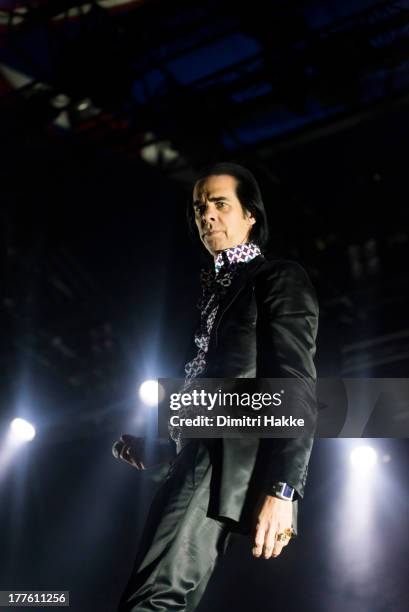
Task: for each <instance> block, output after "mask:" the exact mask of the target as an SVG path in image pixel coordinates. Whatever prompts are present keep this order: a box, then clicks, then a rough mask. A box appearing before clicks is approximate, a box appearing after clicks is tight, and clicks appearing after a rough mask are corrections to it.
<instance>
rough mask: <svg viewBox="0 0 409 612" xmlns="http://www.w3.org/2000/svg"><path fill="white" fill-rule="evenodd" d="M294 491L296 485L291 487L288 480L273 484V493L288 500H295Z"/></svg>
mask: <svg viewBox="0 0 409 612" xmlns="http://www.w3.org/2000/svg"><path fill="white" fill-rule="evenodd" d="M294 492H295V489H294V487H291V486H290V485H289V484H287V483H286V482H275V483H274V484H273V486H272V495H274V496H275V497H279V498H280V499H285V500H287V501H292V500H293V497H294Z"/></svg>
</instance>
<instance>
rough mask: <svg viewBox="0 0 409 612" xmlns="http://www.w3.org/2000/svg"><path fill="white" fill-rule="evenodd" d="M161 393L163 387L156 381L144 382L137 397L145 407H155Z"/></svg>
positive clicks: (161, 395) (160, 397)
mask: <svg viewBox="0 0 409 612" xmlns="http://www.w3.org/2000/svg"><path fill="white" fill-rule="evenodd" d="M163 393H164V391H163V387H162V385H160V384H159V383H158V381H157V380H145V381H144V382H143V383H142V384H141V386H140V387H139V397H140V398H141V400H142V401H143V403H144V404H146V405H147V406H156V404H157V403H158V400H160V399H162V397H163Z"/></svg>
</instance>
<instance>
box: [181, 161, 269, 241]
mask: <svg viewBox="0 0 409 612" xmlns="http://www.w3.org/2000/svg"><path fill="white" fill-rule="evenodd" d="M220 174H228V175H229V176H233V177H234V178H235V179H236V180H237V186H236V194H237V198H238V199H239V200H240V204H241V206H242V208H243V210H247V211H248V212H249V213H251V214H252V215H253V217H254V218H255V220H256V222H255V224H254V225H253V226H252V228H251V231H250V234H249V240H251V241H252V242H255V243H256V244H258V245H259V247H260V248H264V247H265V246H266V245H267V242H268V223H267V215H266V211H265V208H264V203H263V200H262V197H261V192H260V187H259V186H258V183H257V181H256V179H255V177H254V175H253V174H252V173H251V172H250V170H247V168H244V166H240V165H239V164H235V163H232V162H219V163H217V164H212V165H210V166H205V167H204V168H202V169H201V170H200V171H199V173H198V175H197V177H196V180H195V184H196V183H197V182H198V181H201V180H203V179H206V178H207V177H208V176H213V175H220ZM186 216H187V222H188V226H189V231H190V233H191V235H192V236H196V232H197V230H196V225H195V215H194V210H193V206H192V201H191V199H189V200H188V203H187V209H186Z"/></svg>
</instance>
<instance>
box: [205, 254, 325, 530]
mask: <svg viewBox="0 0 409 612" xmlns="http://www.w3.org/2000/svg"><path fill="white" fill-rule="evenodd" d="M317 329H318V301H317V297H316V294H315V291H314V288H313V286H312V284H311V282H310V279H309V277H308V275H307V273H306V272H305V270H304V269H303V268H302V267H301V266H300V265H299V264H298V263H296V262H293V261H288V260H284V259H274V260H266V259H265V258H264V256H262V255H260V256H258V257H256V258H255V259H253V260H252V261H251V262H249V263H248V264H246V265H245V266H244V267H243V270H242V271H241V272H240V274H239V275H238V276H236V277H235V279H234V280H233V282H232V284H231V286H230V287H229V289H228V291H227V293H226V295H225V296H224V298H223V300H222V302H221V303H220V305H219V308H218V312H217V316H216V319H215V321H214V324H213V327H212V331H211V337H210V342H209V350H208V354H207V367H206V370H205V372H203V374H202V375H201V377H210V378H254V377H259V378H287V377H296V378H298V379H301V380H302V381H303V383H304V384H303V385H302V391H300V393H299V394H298V395H297V397H295V398H293V400H292V401H294V402H302V403H303V406H304V408H305V409H307V410H308V411H310V413H311V415H312V416H313V418H315V417H316V396H315V382H316V371H315V367H314V361H313V358H314V355H315V350H316V348H315V340H316V336H317ZM206 443H207V444H208V446H209V450H210V453H211V456H212V462H213V470H212V473H213V476H212V485H211V500H210V506H209V514H210V515H211V516H214V517H215V518H218V519H221V518H222V519H226V518H227V519H230V520H232V521H234V522H235V523H237V524H238V525H237V528H238V530H240V531H248V530H249V528H250V527H251V525H252V522H253V518H254V515H255V506H256V505H257V503H258V501H259V500H260V499H261V497H262V494H264V493H269V491H270V490H271V485H272V484H273V483H274V482H276V481H279V480H281V481H284V482H288V483H289V484H290V485H292V486H293V487H295V489H296V500H295V501H294V502H293V528H294V530H295V533H297V514H298V499H299V498H301V497H303V494H304V486H305V482H306V477H307V470H308V462H309V458H310V454H311V449H312V444H313V439H312V438H291V439H289V438H261V439H256V438H248V439H232V438H222V439H208V440H206Z"/></svg>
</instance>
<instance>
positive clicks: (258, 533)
mask: <svg viewBox="0 0 409 612" xmlns="http://www.w3.org/2000/svg"><path fill="white" fill-rule="evenodd" d="M292 518H293V502H291V501H287V500H285V499H280V498H279V497H274V496H273V495H266V496H265V497H264V500H263V501H262V504H261V507H260V510H259V511H258V516H257V517H256V526H255V533H254V547H253V555H254V557H260V556H261V555H263V557H264V559H270V558H271V557H278V555H279V554H280V553H281V551H282V549H283V547H284V546H287V544H288V542H289V541H290V539H289V538H286V539H285V540H284V541H281V542H280V541H278V540H277V539H276V537H277V535H278V534H279V533H283V532H284V530H285V529H288V528H291V526H292Z"/></svg>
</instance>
